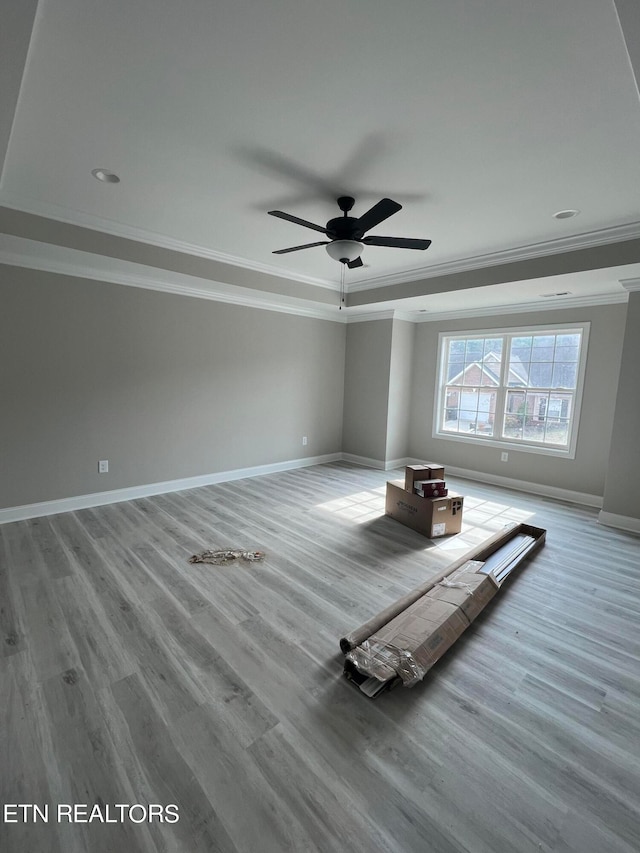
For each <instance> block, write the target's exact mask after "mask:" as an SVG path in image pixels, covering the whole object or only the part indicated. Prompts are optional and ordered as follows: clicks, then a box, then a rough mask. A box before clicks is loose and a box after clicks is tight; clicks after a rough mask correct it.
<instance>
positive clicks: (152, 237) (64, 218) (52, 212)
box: [0, 192, 336, 290]
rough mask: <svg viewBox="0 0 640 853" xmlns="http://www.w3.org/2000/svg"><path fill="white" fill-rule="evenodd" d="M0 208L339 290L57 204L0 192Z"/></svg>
mask: <svg viewBox="0 0 640 853" xmlns="http://www.w3.org/2000/svg"><path fill="white" fill-rule="evenodd" d="M0 205H2V206H3V207H9V208H12V209H13V210H18V211H20V212H21V213H30V214H33V215H34V216H43V217H45V218H47V219H53V220H55V221H56V222H64V223H65V224H66V225H76V226H78V227H79V228H88V229H90V230H91V231H99V232H102V233H105V234H110V235H111V236H112V237H122V238H124V239H126V240H135V241H136V242H138V243H146V244H148V245H150V246H157V247H158V248H160V249H170V250H171V251H174V252H181V253H183V254H186V255H192V256H194V257H198V258H205V259H206V260H209V261H216V262H217V263H221V264H229V265H230V266H234V267H240V268H241V269H247V270H251V271H253V272H259V273H263V274H265V275H273V276H276V277H278V278H286V279H288V280H290V281H299V282H302V283H303V284H312V285H314V286H315V287H326V288H329V289H331V290H335V289H336V284H335V282H333V281H330V280H329V279H323V278H315V277H313V276H310V275H303V274H301V273H293V272H291V270H288V269H285V268H284V267H278V266H275V265H271V264H263V263H259V262H258V261H250V260H247V259H246V258H240V257H238V256H237V255H228V254H226V253H224V252H218V251H216V250H215V249H208V248H206V247H205V246H198V245H196V244H195V243H188V242H186V241H185V240H177V239H175V238H173V237H167V236H166V235H164V234H158V233H156V232H155V231H145V230H144V229H142V228H136V227H134V226H133V225H123V224H121V223H119V222H114V221H113V220H112V219H102V218H101V217H99V216H93V215H91V214H88V213H83V214H78V212H77V211H71V210H68V209H67V208H65V207H62V206H59V205H56V204H49V203H46V202H40V201H29V200H25V199H20V198H15V197H12V196H10V195H8V194H6V193H2V192H0Z"/></svg>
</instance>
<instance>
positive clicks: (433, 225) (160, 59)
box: [0, 0, 640, 314]
mask: <svg viewBox="0 0 640 853" xmlns="http://www.w3.org/2000/svg"><path fill="white" fill-rule="evenodd" d="M621 3H622V0H621V2H619V4H618V6H619V7H620V6H621ZM622 5H624V3H622ZM29 7H32V8H35V0H30V2H29V3H26V2H25V7H24V14H23V18H22V20H18V17H17V16H16V19H15V21H14V22H13V24H14V26H15V27H16V28H17V30H19V31H20V32H23V31H25V30H26V31H27V32H28V28H27V27H26V24H25V22H26V21H27V19H28V15H29V11H30V9H29ZM621 20H622V21H623V26H624V24H625V19H624V18H623V17H622V16H621ZM624 35H626V37H627V42H629V43H630V44H631V40H633V39H634V36H635V35H636V34H634V33H632V32H630V31H629V30H628V29H625V30H624ZM624 35H623V28H622V27H621V24H620V20H619V18H618V14H617V10H616V7H615V6H614V3H613V2H612V0H564V2H562V3H558V2H557V0H537V2H535V3H532V2H531V0H482V2H479V0H448V2H446V3H442V2H437V0H430V2H427V0H405V2H400V3H396V4H393V3H389V2H381V0H367V2H366V3H365V2H362V0H323V2H314V3H312V2H304V0H302V2H301V0H261V2H260V3H256V2H255V0H217V2H216V3H212V2H211V0H181V2H180V3H178V2H173V3H171V2H164V3H160V4H159V3H158V2H157V0H109V2H108V3H105V2H104V1H103V0H40V2H39V3H38V4H37V12H36V14H35V23H34V25H33V32H32V35H31V40H30V43H29V50H28V55H27V59H26V65H25V68H24V74H22V75H20V74H18V73H17V72H16V69H17V68H18V66H19V65H20V64H21V62H22V60H23V59H24V57H22V58H21V55H20V51H19V50H18V49H15V50H14V51H13V53H12V55H11V57H10V59H11V61H12V62H13V65H12V66H11V68H12V74H13V77H15V79H16V80H17V81H18V82H19V79H20V76H22V83H21V87H20V90H19V97H18V99H17V107H16V109H15V115H14V120H13V124H12V127H11V135H10V141H9V145H8V148H7V153H6V157H5V161H4V168H3V172H2V181H1V184H0V204H2V205H4V206H5V207H7V208H12V209H15V210H18V211H26V212H28V213H31V214H37V215H39V216H44V217H47V218H49V219H53V220H59V221H61V222H65V223H72V224H74V225H77V226H84V227H85V228H89V229H93V230H97V231H102V232H105V233H107V234H111V235H117V236H120V237H126V238H130V239H132V240H136V241H137V242H138V243H143V244H144V243H148V244H151V245H153V246H160V247H167V248H170V249H173V250H176V251H178V252H181V253H186V254H191V255H195V256H196V257H203V258H207V259H209V260H211V261H214V262H228V263H230V264H232V266H233V268H234V269H235V270H236V273H237V269H238V268H243V267H245V268H246V269H247V270H248V271H251V272H253V273H263V274H266V273H270V274H271V275H275V276H277V277H279V278H280V279H284V280H285V281H286V280H287V279H293V280H294V281H296V282H305V283H307V284H317V285H319V286H325V287H326V286H327V285H328V286H330V287H332V288H334V289H335V288H336V287H337V283H338V281H339V277H340V266H339V265H338V264H337V263H336V262H335V261H332V260H331V259H330V258H329V256H328V255H327V253H326V252H325V250H324V247H318V248H315V249H309V250H307V251H302V252H297V253H293V254H288V255H281V256H278V255H273V254H272V251H273V250H274V249H278V248H284V247H287V246H293V245H298V244H301V243H306V242H315V240H316V239H317V238H320V235H318V234H317V232H313V231H311V230H307V229H305V228H302V227H299V226H297V225H295V224H292V223H288V222H284V221H282V220H279V219H276V218H274V217H270V216H268V215H267V214H266V211H267V210H270V209H273V208H279V209H282V210H285V211H287V212H290V213H292V214H294V215H296V216H300V217H302V218H304V219H308V220H311V221H313V222H317V223H319V224H322V225H324V224H325V223H326V221H327V220H328V219H329V218H331V217H333V216H336V215H338V214H339V211H338V208H337V206H336V205H335V198H336V197H337V196H338V195H340V194H349V195H353V196H354V197H355V198H356V207H355V209H354V213H355V215H359V214H360V213H363V212H364V211H365V210H366V209H367V208H368V207H370V206H371V205H372V204H374V203H375V202H376V201H378V200H379V199H380V198H381V197H383V196H390V197H392V198H393V199H395V200H397V201H398V202H400V203H401V204H402V205H403V209H402V210H401V211H400V212H399V213H397V214H396V215H395V216H393V217H391V218H390V219H389V220H388V221H387V222H385V223H383V224H382V225H380V226H378V227H377V228H376V229H374V230H373V231H372V233H374V234H383V235H392V236H402V237H426V238H430V239H431V240H432V241H433V244H432V246H431V248H430V249H429V250H428V251H426V252H417V251H402V250H398V249H383V248H375V247H367V248H366V249H365V252H364V254H363V260H364V262H365V266H364V267H363V268H361V269H359V270H353V271H347V282H348V288H351V289H352V292H353V293H356V292H357V293H359V294H361V296H360V300H361V301H360V308H359V310H363V306H364V304H365V298H364V297H363V296H362V294H364V293H369V292H371V293H374V292H376V293H378V290H375V291H374V290H371V288H372V287H373V285H376V287H377V288H378V289H379V288H380V287H384V288H385V292H384V294H382V295H380V294H378V295H377V296H376V298H375V307H376V309H383V308H384V309H385V310H386V309H388V308H390V307H391V308H394V307H395V308H398V307H401V308H403V309H404V310H412V311H413V310H419V309H426V310H427V311H429V312H431V313H434V314H438V313H443V312H444V313H446V312H451V311H455V310H456V306H457V307H458V308H459V307H460V296H459V291H458V292H457V293H455V292H452V293H450V294H449V296H448V297H447V294H446V293H438V294H434V293H430V292H428V291H429V289H428V287H425V288H423V291H424V292H421V293H419V294H418V295H412V296H411V297H410V298H409V297H407V296H401V295H400V290H399V288H398V283H399V282H407V281H413V280H416V281H418V280H424V281H428V280H429V279H430V278H432V277H433V276H434V275H436V274H437V275H440V274H441V271H442V270H444V271H449V272H452V271H455V270H457V269H458V268H465V269H473V268H474V264H476V263H477V265H478V266H480V267H485V268H486V267H487V266H490V265H491V263H492V259H495V260H496V262H500V263H504V261H505V258H508V259H518V258H519V257H523V258H528V257H536V256H544V255H547V254H548V253H549V252H553V253H554V254H558V252H561V251H562V250H564V251H566V250H569V249H572V248H574V247H579V248H584V247H586V246H589V245H590V244H591V243H594V244H600V245H602V244H611V243H614V242H616V241H618V240H623V241H628V240H630V239H635V238H638V237H640V196H639V195H638V186H640V157H639V156H638V151H639V150H640V100H639V97H638V88H637V85H636V80H635V77H634V73H633V68H632V64H631V61H630V58H629V52H628V51H627V46H626V45H625V38H624ZM632 56H633V53H632ZM1 94H3V93H0V95H1ZM4 94H5V95H6V93H4ZM10 94H11V93H9V96H8V97H9V100H10ZM16 94H17V89H16ZM97 167H102V168H106V169H110V170H112V171H114V172H116V173H117V174H118V175H119V176H120V177H121V182H120V183H119V184H117V185H110V184H102V183H100V182H98V181H96V180H95V179H94V178H93V177H92V176H91V170H92V169H95V168H97ZM565 208H577V209H579V210H580V211H581V213H580V215H579V216H577V217H575V218H573V219H565V220H556V219H554V218H553V216H552V214H553V213H554V212H556V211H558V210H562V209H565ZM21 236H22V237H23V238H30V237H32V235H30V234H29V233H27V232H26V231H25V232H24V233H23V234H22V235H21ZM37 242H39V243H40V244H41V243H42V241H41V240H38V241H37ZM51 242H52V243H55V242H56V241H55V240H52V241H51ZM28 243H29V240H25V241H24V243H23V246H22V251H23V256H22V258H23V260H22V262H26V261H25V258H26V257H27V256H28V254H29V246H28V245H27V244H28ZM14 248H15V247H14ZM78 248H79V246H78V245H75V246H71V245H70V244H68V245H67V246H66V248H65V249H64V251H67V252H69V253H71V252H72V251H77V250H78ZM51 251H52V252H53V251H54V250H53V249H51ZM56 251H58V252H61V251H63V250H62V249H60V248H58V249H57V250H56ZM505 253H506V254H505ZM38 254H40V255H41V254H43V252H42V245H40V247H39V249H37V250H35V247H34V257H35V256H37V255H38ZM105 254H108V253H105ZM90 255H91V258H86V259H85V265H86V266H87V267H95V268H96V270H97V269H99V268H100V267H101V265H102V266H103V267H104V268H105V270H106V269H107V266H108V265H109V263H111V262H107V261H106V260H105V257H104V254H102V253H101V252H100V251H96V250H95V249H93V250H92V251H91V252H90ZM11 257H13V260H12V259H11ZM11 257H10V256H9V255H8V254H7V250H6V247H5V254H4V255H2V253H1V252H0V260H2V259H4V260H8V262H15V257H16V255H15V252H14V255H13V256H11ZM631 260H635V259H634V258H631ZM59 261H60V259H59ZM76 261H78V259H77V258H76ZM60 262H61V261H60ZM71 262H72V260H71V259H69V263H71ZM118 262H120V261H118ZM129 262H130V263H132V264H133V265H134V267H135V266H136V264H138V265H140V262H139V261H138V260H135V259H134V260H132V261H131V260H130V261H129ZM78 263H79V262H78ZM638 264H640V254H639V255H638V258H637V264H625V265H624V267H623V268H616V270H615V272H612V267H613V265H609V266H608V267H606V268H603V269H601V270H599V271H598V272H589V274H588V275H587V274H586V273H584V272H580V273H579V272H577V271H576V272H575V273H573V274H572V275H571V277H570V279H569V280H566V281H564V282H562V283H561V284H558V286H556V283H553V282H552V281H551V280H549V281H547V282H544V281H542V282H538V281H535V280H534V281H532V282H530V283H529V284H526V286H525V283H524V282H523V281H522V279H519V280H518V281H517V282H512V283H510V282H500V283H498V284H495V285H484V286H479V287H475V288H474V287H470V288H468V293H467V296H466V297H465V308H466V309H467V310H474V309H479V310H482V309H483V308H490V307H492V306H493V307H496V306H499V307H505V306H509V305H516V304H520V305H522V304H525V303H528V302H530V301H532V300H533V301H535V300H536V299H538V300H540V299H541V296H540V294H543V293H547V292H551V291H555V290H560V291H564V290H568V291H570V292H571V295H572V296H573V295H575V298H582V299H584V298H587V296H588V297H593V298H596V299H600V298H606V297H607V295H609V296H611V298H612V301H615V299H616V298H619V297H620V294H621V293H624V289H623V288H622V287H621V285H620V284H619V278H632V277H635V276H637V275H638V274H639V273H640V266H639V265H638ZM81 267H82V264H80V268H81ZM221 270H222V268H221V267H216V274H215V275H213V274H212V275H211V276H209V278H211V280H215V282H217V283H218V284H220V285H221V286H223V285H224V286H227V287H228V286H230V285H232V286H233V287H235V288H240V289H241V288H242V286H243V284H242V279H241V278H240V279H238V278H237V275H236V277H234V278H233V281H232V280H231V279H230V278H226V277H225V276H224V275H222V273H221ZM135 271H136V270H135V269H134V270H133V272H132V273H131V277H132V278H135V275H134V272H135ZM137 272H139V273H140V275H143V273H144V269H143V268H142V266H141V267H140V269H139V270H137ZM78 274H79V273H78ZM618 276H619V277H618ZM178 279H179V275H177V274H176V276H175V282H174V283H175V285H176V289H178V290H179V281H178ZM246 286H247V290H248V291H252V290H255V288H254V286H253V284H252V282H251V281H250V280H249V278H247V283H246ZM211 287H212V291H211V292H212V293H213V294H215V283H214V285H212V286H211ZM260 288H262V289H263V290H266V291H269V292H271V293H273V298H274V304H275V303H277V302H281V301H282V299H283V298H286V297H287V295H290V294H291V291H290V289H289V290H287V293H284V292H283V293H279V294H278V293H277V291H278V289H279V287H278V286H277V285H269V284H264V285H260V286H258V289H260ZM396 294H397V295H396ZM467 297H468V298H467ZM292 298H293V299H294V301H295V299H296V296H295V295H294V296H293V297H292ZM308 299H309V301H310V302H312V303H313V302H315V301H316V300H315V297H313V296H312V295H310V296H309V297H308ZM325 301H326V300H325ZM547 304H548V301H547ZM541 307H545V305H542V304H541ZM349 310H351V309H349Z"/></svg>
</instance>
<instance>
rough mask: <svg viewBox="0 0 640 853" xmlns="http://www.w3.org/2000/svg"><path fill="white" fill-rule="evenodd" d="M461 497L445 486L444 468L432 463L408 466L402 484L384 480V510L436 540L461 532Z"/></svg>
mask: <svg viewBox="0 0 640 853" xmlns="http://www.w3.org/2000/svg"><path fill="white" fill-rule="evenodd" d="M463 502H464V497H463V496H462V495H459V494H457V493H456V492H452V491H450V490H449V489H448V488H447V483H446V480H445V477H444V467H443V466H442V465H438V464H436V463H435V462H423V463H421V464H420V465H407V467H406V468H405V479H404V483H402V482H400V481H398V482H389V483H387V499H386V504H385V512H386V514H387V515H390V516H391V518H395V519H396V521H400V522H401V523H402V524H406V525H407V527H411V528H413V529H414V530H417V531H418V533H422V534H424V535H425V536H428V537H429V538H430V539H435V538H437V537H438V536H448V535H450V534H451V533H460V530H461V529H462V505H463Z"/></svg>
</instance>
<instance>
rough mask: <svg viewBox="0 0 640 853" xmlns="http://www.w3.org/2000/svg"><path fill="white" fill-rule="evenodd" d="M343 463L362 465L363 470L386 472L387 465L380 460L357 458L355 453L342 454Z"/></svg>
mask: <svg viewBox="0 0 640 853" xmlns="http://www.w3.org/2000/svg"><path fill="white" fill-rule="evenodd" d="M340 456H341V458H342V461H343V462H351V463H352V464H353V465H362V466H363V468H378V469H379V470H381V471H386V468H385V463H384V462H382V460H380V459H369V457H368V456H356V455H355V454H354V453H341V454H340Z"/></svg>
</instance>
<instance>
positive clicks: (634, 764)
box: [0, 463, 640, 853]
mask: <svg viewBox="0 0 640 853" xmlns="http://www.w3.org/2000/svg"><path fill="white" fill-rule="evenodd" d="M400 475H401V472H386V473H385V472H382V471H373V470H368V469H364V468H358V467H356V466H351V465H348V464H343V463H337V464H333V465H324V466H318V467H314V468H307V469H302V470H297V471H292V472H286V473H280V474H273V475H269V476H264V477H260V478H256V479H250V480H249V479H248V480H240V481H236V482H231V483H225V484H221V485H216V486H210V487H207V488H202V489H197V490H192V491H185V492H180V493H174V494H169V495H163V496H160V497H154V498H148V499H144V500H137V501H133V502H130V503H121V504H114V505H112V506H106V507H101V508H97V509H92V510H83V511H79V512H74V513H67V514H64V515H57V516H51V517H48V518H41V519H34V520H31V521H24V522H19V523H15V524H8V525H4V526H2V527H0V638H1V647H2V648H1V651H0V715H1V726H0V802H1V803H3V804H19V803H26V804H31V803H34V804H38V805H40V806H43V805H44V804H49V805H50V808H51V812H50V815H51V817H50V821H49V823H47V824H45V823H43V822H42V821H38V822H35V823H33V822H27V823H22V822H20V823H17V824H8V823H1V822H0V849H1V850H2V851H3V853H102V851H104V853H125V851H126V853H137V851H146V852H147V853H150V851H176V852H177V851H179V853H200V851H202V853H204V852H205V851H207V853H210V851H221V853H287V851H291V853H316V851H322V853H382V851H386V853H390V851H393V853H461V851H466V853H503V851H504V853H540V851H554V853H570V851H571V853H605V852H606V853H637V851H638V850H639V849H640V633H639V631H638V625H639V620H640V539H638V537H636V536H633V535H632V534H625V533H623V532H619V531H615V530H612V529H609V528H606V527H602V526H600V525H598V524H597V521H596V518H597V512H596V510H592V509H589V508H584V507H577V506H572V505H569V504H564V503H560V502H556V501H553V500H546V499H544V498H540V497H532V496H530V495H527V494H524V493H518V492H514V491H507V490H504V489H499V488H497V487H492V486H487V485H481V484H479V483H476V482H471V481H464V480H457V479H455V478H449V477H448V478H447V479H448V480H449V483H450V485H451V486H452V487H453V488H455V489H456V490H457V491H459V492H461V493H462V494H464V495H465V510H464V527H463V532H462V533H461V534H460V535H459V536H456V537H450V538H445V539H439V540H434V541H433V542H431V541H430V540H428V539H425V538H424V537H422V536H420V535H419V534H417V533H414V532H413V531H411V530H409V529H407V528H405V527H403V526H402V525H400V524H398V523H397V522H395V521H393V520H392V519H390V518H387V517H385V516H384V514H383V513H384V484H385V481H386V480H387V479H392V478H394V477H398V476H400ZM519 520H522V521H528V522H530V523H531V524H534V525H537V526H541V527H545V528H546V529H547V531H548V533H547V544H546V546H545V547H544V548H543V549H542V551H540V552H539V553H538V554H537V555H536V557H535V558H534V560H532V561H531V562H530V563H529V564H528V565H527V566H526V568H525V569H523V570H522V572H520V573H519V574H518V575H517V576H515V577H514V578H513V579H512V581H511V582H510V583H509V586H508V587H506V588H505V589H504V590H503V592H502V593H501V594H500V596H499V597H498V598H496V599H495V600H494V602H493V603H492V604H491V605H490V606H489V608H487V610H486V611H485V612H484V613H483V614H482V615H481V617H480V618H479V619H478V620H477V622H475V623H474V625H473V626H471V628H469V629H468V631H467V632H466V633H465V635H464V636H463V637H462V638H461V639H460V640H459V641H458V642H457V643H456V645H455V647H454V648H453V649H452V650H451V651H450V652H449V653H448V655H447V656H446V657H445V658H444V659H443V660H442V661H441V662H440V663H439V664H438V665H437V666H436V667H435V668H434V669H433V670H432V671H431V673H430V674H429V675H428V676H427V678H426V679H425V681H424V682H423V683H422V684H420V685H418V686H417V687H416V688H414V689H406V688H399V689H397V690H395V691H393V692H391V693H388V694H384V695H382V696H381V697H380V698H378V699H376V700H375V701H371V700H368V699H366V698H365V697H364V696H362V695H361V694H360V693H359V692H358V691H357V690H356V689H355V688H354V687H353V686H351V685H350V684H348V683H347V682H346V680H344V678H343V677H342V674H341V673H342V661H343V657H342V655H341V653H340V651H339V647H338V639H339V637H340V636H341V635H343V634H344V633H345V632H346V631H348V630H350V629H352V628H355V627H357V626H358V625H359V624H361V623H362V622H364V621H365V620H366V619H368V618H369V617H370V616H371V615H373V614H374V613H376V612H377V611H378V610H380V609H382V608H383V607H384V606H386V605H387V604H389V603H391V602H392V601H394V600H395V599H396V598H398V597H399V596H400V595H402V594H403V593H405V592H406V591H408V590H410V589H412V588H413V587H414V586H416V585H417V584H418V583H419V582H420V581H422V580H424V579H425V578H426V577H428V576H429V575H431V574H434V573H435V572H436V571H438V570H439V569H441V568H443V567H444V566H445V565H447V563H449V562H451V561H453V560H454V559H456V558H457V557H459V556H461V555H462V554H463V553H464V552H465V551H466V550H468V549H469V548H470V547H471V546H473V545H474V544H476V543H478V542H480V541H482V540H483V539H485V538H487V537H488V536H489V535H490V534H491V533H493V532H494V531H495V530H497V529H499V528H500V527H502V526H503V525H504V524H506V523H508V522H509V521H519ZM223 547H244V548H247V549H251V550H256V549H259V550H263V551H265V553H266V558H265V560H264V562H262V563H254V564H241V565H231V566H222V567H221V566H211V565H199V564H190V563H189V562H188V558H189V556H190V555H191V554H193V553H195V552H198V551H202V550H204V549H209V548H223ZM60 803H63V804H73V803H79V804H88V805H89V806H91V805H93V804H96V803H97V804H99V805H101V806H104V805H106V804H112V805H113V804H138V803H139V804H144V805H147V806H148V804H159V805H167V804H176V805H177V806H178V808H179V814H180V820H179V821H178V822H177V823H173V824H169V823H160V822H159V821H157V820H154V821H153V822H151V823H149V822H143V823H139V824H138V823H133V822H131V821H125V822H124V823H116V824H104V823H100V822H92V823H73V824H70V823H56V822H55V818H54V817H53V812H54V810H55V808H56V806H57V804H60ZM140 814H141V812H140V811H138V812H136V815H140ZM0 817H1V816H0Z"/></svg>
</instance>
